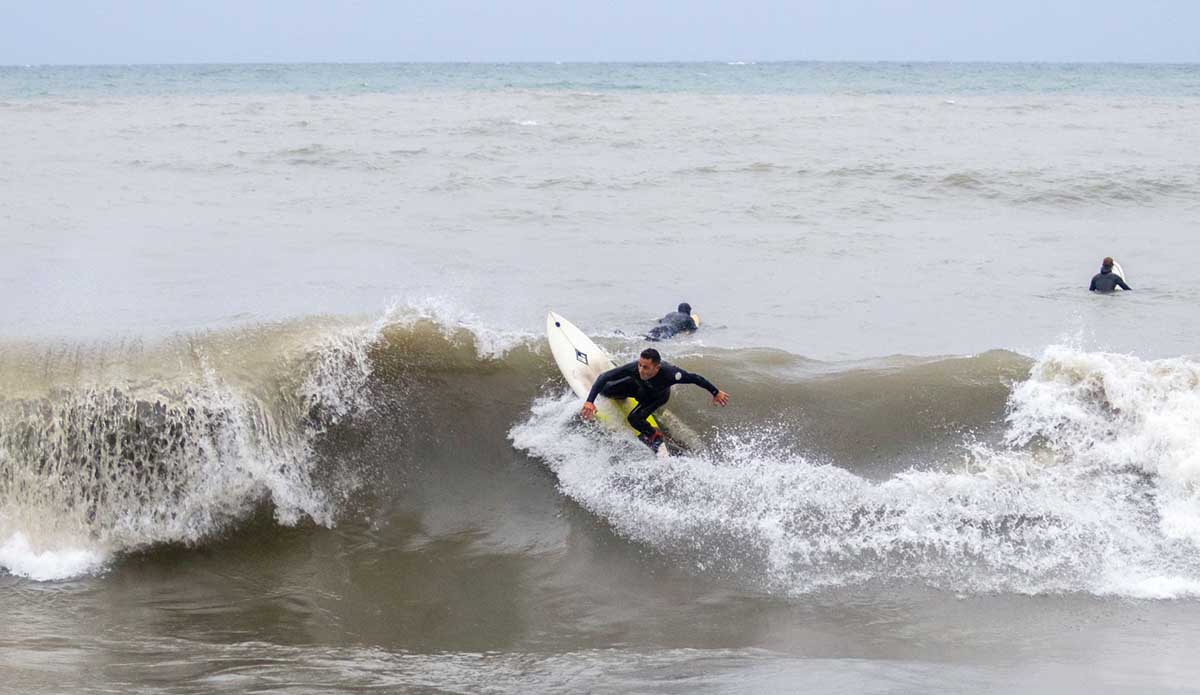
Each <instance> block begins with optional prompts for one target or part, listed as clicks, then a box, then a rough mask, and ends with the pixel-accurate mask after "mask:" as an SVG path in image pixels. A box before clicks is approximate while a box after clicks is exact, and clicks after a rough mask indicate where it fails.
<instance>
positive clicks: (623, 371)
mask: <svg viewBox="0 0 1200 695" xmlns="http://www.w3.org/2000/svg"><path fill="white" fill-rule="evenodd" d="M637 364H638V363H637V362H630V363H629V364H623V365H621V366H620V367H613V368H612V369H610V370H608V371H607V372H604V373H603V374H601V375H600V376H598V377H596V383H594V384H592V390H591V391H589V392H588V397H587V402H588V403H593V402H595V400H596V396H599V395H600V391H601V390H602V389H603V388H604V387H605V386H607V385H609V384H610V383H612V382H614V381H620V380H621V379H630V378H634V377H637V375H638V370H637Z"/></svg>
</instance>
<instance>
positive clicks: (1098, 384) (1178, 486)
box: [510, 347, 1200, 599]
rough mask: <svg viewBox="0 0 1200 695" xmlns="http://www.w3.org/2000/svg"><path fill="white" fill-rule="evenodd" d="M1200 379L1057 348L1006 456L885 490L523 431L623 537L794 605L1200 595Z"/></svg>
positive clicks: (1174, 363) (801, 472)
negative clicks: (901, 593) (1000, 594)
mask: <svg viewBox="0 0 1200 695" xmlns="http://www.w3.org/2000/svg"><path fill="white" fill-rule="evenodd" d="M1197 384H1200V366H1198V365H1197V364H1196V363H1194V362H1190V361H1187V360H1182V359H1176V360H1161V361H1156V362H1148V361H1142V360H1138V359H1136V358H1133V357H1127V356H1121V355H1108V354H1102V353H1086V352H1081V351H1079V350H1076V349H1071V348H1064V347H1055V348H1051V349H1049V350H1047V351H1046V353H1045V354H1044V355H1043V357H1042V358H1041V360H1039V362H1038V363H1037V365H1035V367H1034V369H1033V371H1032V375H1031V377H1030V379H1029V380H1028V381H1026V382H1025V383H1023V384H1021V385H1019V386H1018V387H1017V388H1016V389H1015V390H1014V392H1013V394H1012V398H1011V400H1010V404H1009V408H1010V412H1009V423H1010V427H1009V432H1008V443H1007V444H1006V445H1003V446H992V447H989V446H986V445H982V444H979V443H976V442H968V443H965V444H964V449H963V465H962V466H961V467H960V468H959V469H958V470H921V471H909V472H906V473H902V474H900V475H897V476H894V477H893V478H891V479H888V480H884V481H872V480H868V479H866V478H863V477H861V476H858V475H855V474H854V473H853V472H851V470H849V469H848V468H849V467H850V466H852V465H853V463H854V462H847V463H846V466H847V467H846V468H842V467H838V466H834V465H826V464H823V463H821V462H817V461H813V460H809V459H806V458H804V457H799V456H792V455H781V454H779V453H778V452H779V451H780V448H779V447H777V446H775V444H774V443H773V441H772V438H771V437H770V436H769V433H768V436H761V435H758V434H750V433H740V432H726V433H725V434H724V435H722V436H720V437H718V441H717V443H716V446H715V450H716V451H717V452H719V455H714V456H711V457H705V456H687V457H678V458H673V459H670V460H669V461H667V462H665V463H663V462H659V461H657V460H655V459H653V458H652V457H650V456H649V455H648V454H647V452H645V451H644V450H643V449H642V447H640V446H638V445H636V443H634V442H633V441H632V439H631V438H624V437H613V436H608V435H604V434H602V433H600V432H598V431H597V430H595V429H594V428H590V427H584V426H581V425H579V424H577V418H576V417H575V414H576V412H577V410H578V402H577V399H575V398H573V397H572V396H570V395H564V396H563V397H562V398H546V399H541V400H539V401H537V402H536V403H535V404H534V406H533V411H532V414H531V416H530V418H529V419H528V420H527V421H526V422H524V423H521V424H519V425H517V426H515V427H514V428H512V430H511V431H510V437H511V439H512V441H513V444H514V446H516V447H517V448H520V449H523V450H526V451H528V452H529V453H531V454H532V455H534V456H536V457H538V458H539V459H541V460H543V461H545V462H546V464H547V465H548V466H549V467H550V468H551V470H553V471H554V472H555V473H556V475H557V476H558V480H559V485H560V487H561V489H562V491H563V492H564V493H565V494H567V495H569V496H570V497H572V498H573V499H575V500H576V501H577V502H579V503H580V504H581V505H583V506H584V507H585V508H587V509H588V510H590V511H591V512H593V513H595V514H597V515H598V516H601V517H602V518H604V519H605V520H606V521H607V522H608V523H609V524H611V525H612V527H613V528H614V529H616V530H617V532H618V533H620V534H621V535H623V536H625V537H627V538H629V539H631V540H634V541H636V542H639V543H645V544H647V545H649V546H651V547H653V548H655V549H657V550H658V551H660V552H662V553H665V554H668V555H671V556H680V557H682V558H685V559H686V561H687V562H689V563H691V564H693V565H694V566H695V567H696V568H698V569H701V570H702V571H724V572H733V573H736V574H737V575H738V576H740V577H742V578H744V579H746V580H748V581H750V582H752V583H754V584H756V585H759V586H763V587H766V588H768V589H769V590H772V591H781V592H784V593H795V592H805V591H811V590H814V589H816V588H819V587H822V586H841V585H847V584H854V583H858V582H863V581H868V580H883V581H890V580H901V581H916V582H920V583H924V584H927V585H930V586H935V587H939V588H943V589H947V590H951V591H955V592H965V593H980V592H994V591H1004V592H1014V593H1023V594H1046V593H1061V592H1085V593H1092V594H1096V595H1120V596H1128V597H1137V598H1154V599H1162V598H1175V597H1181V596H1193V595H1197V593H1198V592H1197V588H1200V545H1198V543H1200V533H1198V531H1200V504H1198V503H1197V498H1196V495H1197V487H1198V484H1200V476H1198V474H1197V456H1198V452H1200V400H1198V398H1200V395H1198V394H1197V389H1198V387H1197Z"/></svg>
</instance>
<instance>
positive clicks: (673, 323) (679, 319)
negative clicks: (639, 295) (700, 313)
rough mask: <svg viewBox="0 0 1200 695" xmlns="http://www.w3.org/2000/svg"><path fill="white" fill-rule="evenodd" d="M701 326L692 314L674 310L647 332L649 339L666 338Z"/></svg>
mask: <svg viewBox="0 0 1200 695" xmlns="http://www.w3.org/2000/svg"><path fill="white" fill-rule="evenodd" d="M697 328H699V326H697V325H696V322H695V320H693V319H692V316H691V314H685V313H683V312H682V311H672V312H671V313H669V314H667V315H666V316H664V317H662V318H661V319H659V320H658V325H657V326H655V327H654V328H651V329H650V332H649V333H647V334H646V338H647V339H649V340H666V339H667V338H670V337H671V336H673V335H675V334H676V333H681V332H683V331H694V330H696V329H697Z"/></svg>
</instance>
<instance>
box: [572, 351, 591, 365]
mask: <svg viewBox="0 0 1200 695" xmlns="http://www.w3.org/2000/svg"><path fill="white" fill-rule="evenodd" d="M575 360H576V361H577V362H582V363H584V364H587V363H588V359H587V353H586V352H580V351H578V350H576V351H575Z"/></svg>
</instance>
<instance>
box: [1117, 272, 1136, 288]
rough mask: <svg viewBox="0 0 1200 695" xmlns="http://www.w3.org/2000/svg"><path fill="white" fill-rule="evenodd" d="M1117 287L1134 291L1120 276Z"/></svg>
mask: <svg viewBox="0 0 1200 695" xmlns="http://www.w3.org/2000/svg"><path fill="white" fill-rule="evenodd" d="M1117 287H1120V288H1121V289H1123V290H1133V288H1132V287H1130V286H1129V285H1126V284H1125V281H1124V280H1122V279H1121V276H1120V275H1118V276H1117Z"/></svg>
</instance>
